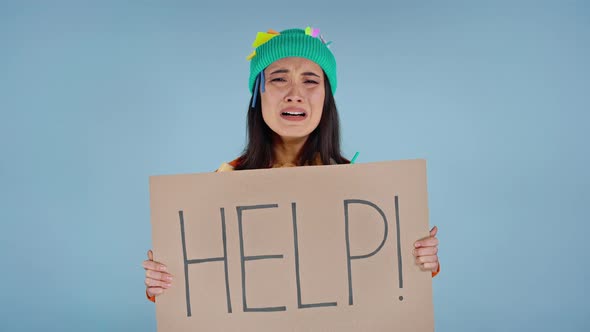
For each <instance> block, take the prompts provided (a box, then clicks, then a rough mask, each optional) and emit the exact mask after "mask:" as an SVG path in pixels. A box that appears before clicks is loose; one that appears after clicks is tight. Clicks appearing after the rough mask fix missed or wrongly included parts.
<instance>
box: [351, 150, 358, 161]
mask: <svg viewBox="0 0 590 332" xmlns="http://www.w3.org/2000/svg"><path fill="white" fill-rule="evenodd" d="M358 156H359V153H358V151H357V152H356V153H355V154H354V157H352V159H351V160H350V164H354V162H355V161H356V158H357V157H358Z"/></svg>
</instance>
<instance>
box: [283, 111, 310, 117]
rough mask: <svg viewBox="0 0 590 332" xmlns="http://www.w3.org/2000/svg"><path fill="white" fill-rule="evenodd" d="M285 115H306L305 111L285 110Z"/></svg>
mask: <svg viewBox="0 0 590 332" xmlns="http://www.w3.org/2000/svg"><path fill="white" fill-rule="evenodd" d="M283 114H284V115H292V116H305V113H303V112H283Z"/></svg>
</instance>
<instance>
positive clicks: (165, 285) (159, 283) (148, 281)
mask: <svg viewBox="0 0 590 332" xmlns="http://www.w3.org/2000/svg"><path fill="white" fill-rule="evenodd" d="M145 285H146V286H147V287H148V288H149V287H161V288H170V287H172V284H171V283H169V282H164V281H160V280H156V279H152V278H145Z"/></svg>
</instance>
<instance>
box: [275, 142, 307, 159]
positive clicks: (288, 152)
mask: <svg viewBox="0 0 590 332" xmlns="http://www.w3.org/2000/svg"><path fill="white" fill-rule="evenodd" d="M306 141H307V137H301V138H285V137H280V136H277V137H275V142H274V144H273V145H274V149H273V152H274V159H275V160H274V163H275V164H279V165H284V164H293V165H297V161H298V157H299V153H300V152H301V149H302V148H303V145H304V144H305V142H306Z"/></svg>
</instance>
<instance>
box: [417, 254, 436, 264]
mask: <svg viewBox="0 0 590 332" xmlns="http://www.w3.org/2000/svg"><path fill="white" fill-rule="evenodd" d="M436 262H438V256H420V257H417V258H416V264H418V265H420V264H424V263H436Z"/></svg>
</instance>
